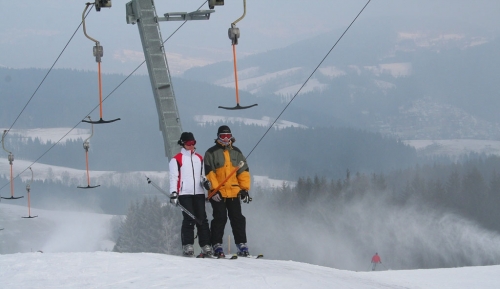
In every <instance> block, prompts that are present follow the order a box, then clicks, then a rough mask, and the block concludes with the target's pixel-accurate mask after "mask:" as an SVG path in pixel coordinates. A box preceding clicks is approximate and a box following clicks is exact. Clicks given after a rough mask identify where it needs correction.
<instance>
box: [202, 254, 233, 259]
mask: <svg viewBox="0 0 500 289" xmlns="http://www.w3.org/2000/svg"><path fill="white" fill-rule="evenodd" d="M196 258H208V259H228V260H235V259H238V256H237V255H236V254H234V255H228V256H224V257H217V256H214V255H206V254H203V253H200V254H199V255H198V256H196Z"/></svg>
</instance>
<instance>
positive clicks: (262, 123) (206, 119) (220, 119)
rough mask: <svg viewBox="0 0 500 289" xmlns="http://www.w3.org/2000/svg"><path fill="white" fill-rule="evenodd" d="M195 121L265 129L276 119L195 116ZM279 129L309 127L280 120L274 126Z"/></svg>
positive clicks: (265, 117)
mask: <svg viewBox="0 0 500 289" xmlns="http://www.w3.org/2000/svg"><path fill="white" fill-rule="evenodd" d="M194 120H195V121H196V122H197V123H198V124H200V125H205V124H206V123H212V122H225V123H233V124H234V123H243V124H245V125H258V126H263V127H269V126H270V125H271V123H272V122H273V121H274V119H271V118H270V117H268V116H263V117H262V118H261V119H252V118H244V117H227V116H218V115H206V114H204V115H195V117H194ZM273 127H275V128H277V129H283V128H287V127H299V128H307V126H305V125H302V124H298V123H296V122H291V121H287V120H278V121H277V122H276V123H275V124H274V126H273Z"/></svg>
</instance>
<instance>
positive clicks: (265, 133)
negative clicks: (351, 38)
mask: <svg viewBox="0 0 500 289" xmlns="http://www.w3.org/2000/svg"><path fill="white" fill-rule="evenodd" d="M370 2H371V0H368V2H366V4H365V6H363V8H362V9H361V11H359V13H358V15H356V17H355V18H354V20H352V22H351V24H349V26H347V28H346V29H345V31H344V32H343V33H342V35H340V37H339V39H337V41H336V42H335V44H333V46H332V48H330V50H329V51H328V53H326V55H325V56H324V57H323V59H322V60H321V61H320V62H319V64H318V65H317V66H316V68H314V70H313V71H312V73H311V74H310V75H309V77H307V79H306V81H305V82H304V83H303V84H302V86H301V87H300V88H299V90H297V92H296V93H295V94H294V96H293V97H292V99H290V101H289V102H288V103H287V105H286V106H285V108H283V110H282V111H281V112H280V114H279V115H278V116H277V117H276V119H275V120H274V121H273V123H272V124H271V125H270V126H269V128H268V129H267V130H266V131H265V132H264V134H263V135H262V137H261V138H260V139H259V141H258V142H257V143H256V144H255V146H254V147H253V148H252V150H251V151H250V153H248V155H247V156H246V158H247V159H248V157H249V156H250V155H251V154H252V152H253V151H254V150H255V148H257V146H258V145H259V144H260V142H261V141H262V140H263V139H264V137H265V136H266V135H267V133H268V132H269V131H270V130H271V128H272V127H273V126H274V125H275V124H276V122H277V121H278V119H279V118H280V117H281V115H282V114H283V113H284V112H285V110H286V109H287V108H288V107H289V106H290V104H291V103H292V101H293V100H294V99H295V98H296V97H297V95H298V94H299V93H300V91H301V90H302V88H304V86H305V85H306V84H307V82H308V81H309V79H311V77H312V76H313V75H314V73H316V71H317V70H318V68H319V67H320V66H321V64H323V62H324V61H325V60H326V58H327V57H328V56H329V55H330V53H331V52H332V50H333V49H334V48H335V46H337V44H338V43H339V41H340V40H341V39H342V37H344V35H345V34H346V33H347V31H348V30H349V28H351V26H352V25H353V24H354V22H355V21H356V20H357V19H358V17H359V16H360V15H361V13H363V11H364V10H365V8H366V6H368V4H369V3H370Z"/></svg>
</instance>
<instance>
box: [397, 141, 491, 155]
mask: <svg viewBox="0 0 500 289" xmlns="http://www.w3.org/2000/svg"><path fill="white" fill-rule="evenodd" d="M403 142H404V143H405V144H407V145H410V146H412V147H414V148H415V149H417V151H418V152H423V153H426V154H432V155H448V156H455V157H456V156H460V155H463V154H468V153H470V152H475V153H485V154H487V155H490V154H493V155H500V141H495V140H477V139H449V140H404V141H403Z"/></svg>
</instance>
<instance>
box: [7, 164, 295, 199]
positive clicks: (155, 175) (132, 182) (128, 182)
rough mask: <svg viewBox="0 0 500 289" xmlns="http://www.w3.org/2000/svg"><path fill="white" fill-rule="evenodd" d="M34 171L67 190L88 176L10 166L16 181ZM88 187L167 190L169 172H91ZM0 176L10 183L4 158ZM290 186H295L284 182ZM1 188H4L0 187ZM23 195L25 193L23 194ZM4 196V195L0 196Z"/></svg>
mask: <svg viewBox="0 0 500 289" xmlns="http://www.w3.org/2000/svg"><path fill="white" fill-rule="evenodd" d="M29 167H31V168H32V170H33V179H34V180H36V181H45V180H49V179H50V180H51V181H53V182H59V183H61V184H64V185H69V186H79V185H82V186H86V185H87V179H86V178H87V172H86V170H84V169H73V168H68V167H61V166H54V165H47V164H43V163H40V162H37V163H35V164H33V162H32V161H26V160H14V163H13V165H12V171H13V176H14V177H16V176H17V175H19V174H20V175H19V177H20V178H21V179H22V180H23V181H24V182H27V181H29V180H31V172H30V171H29V169H28V168H29ZM89 173H90V177H91V183H92V184H99V185H101V186H105V187H112V186H114V187H118V188H121V189H124V188H128V189H130V188H134V187H137V188H141V187H142V185H143V184H144V183H145V180H146V177H149V178H150V179H151V180H152V181H154V182H155V183H156V184H158V185H159V186H160V187H167V186H168V185H167V180H168V171H131V172H116V171H94V170H91V171H90V172H89ZM0 176H2V177H3V178H5V179H7V180H8V179H10V164H9V161H8V160H7V159H6V158H0ZM252 182H253V183H252V184H253V185H254V186H260V187H280V186H281V185H282V184H283V182H285V180H279V179H271V178H269V177H267V176H253V178H252ZM287 183H289V184H290V185H293V184H294V182H289V181H287ZM0 185H3V184H0ZM23 193H24V192H23ZM2 194H3V195H4V196H5V194H6V193H5V192H2Z"/></svg>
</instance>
